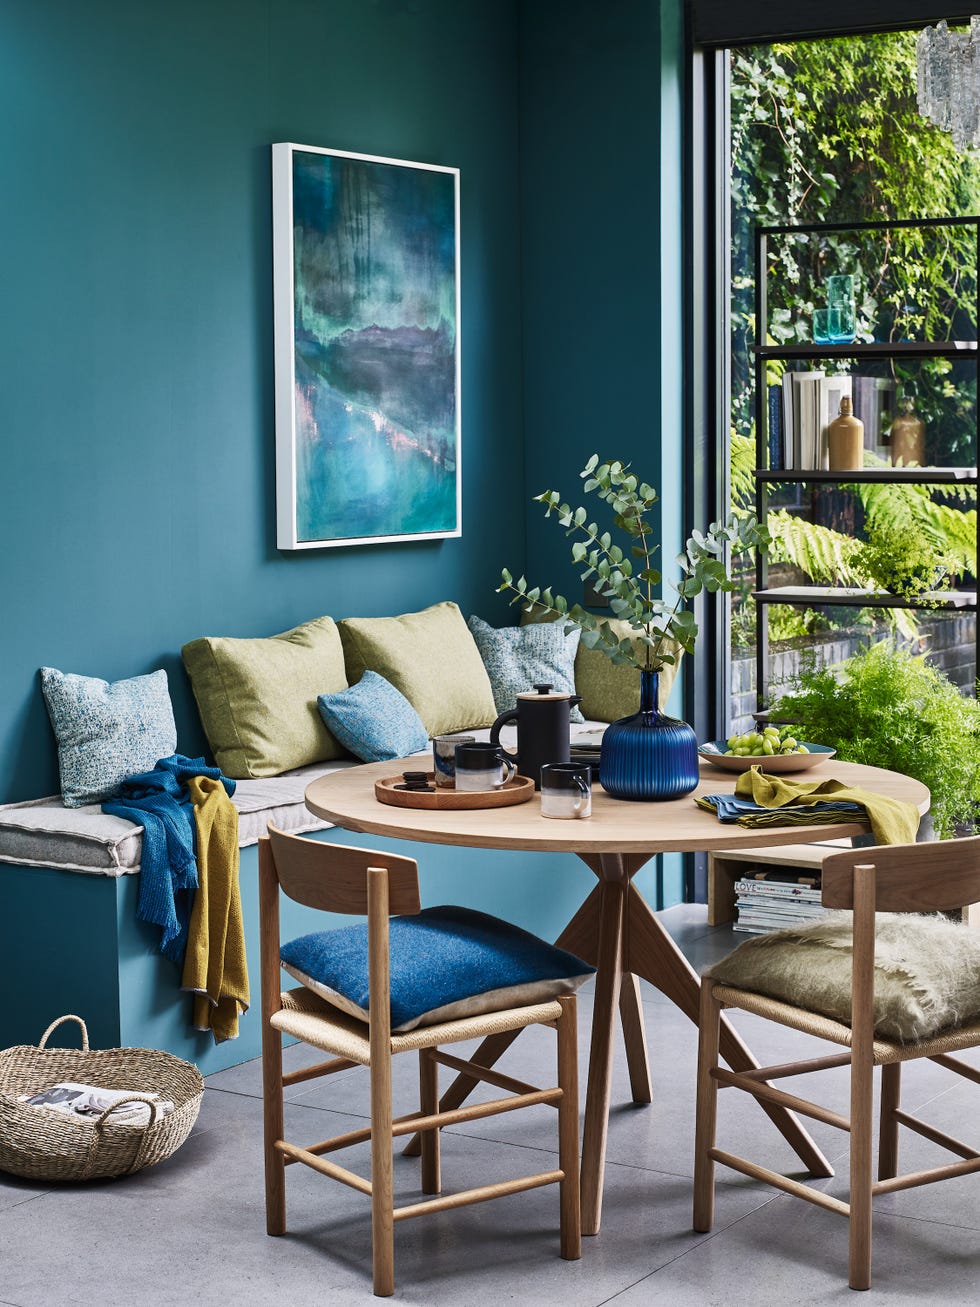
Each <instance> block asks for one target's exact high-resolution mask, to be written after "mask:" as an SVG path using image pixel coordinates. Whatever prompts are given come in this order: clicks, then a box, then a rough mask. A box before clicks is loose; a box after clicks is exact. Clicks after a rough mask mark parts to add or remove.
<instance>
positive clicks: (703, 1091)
mask: <svg viewBox="0 0 980 1307" xmlns="http://www.w3.org/2000/svg"><path fill="white" fill-rule="evenodd" d="M698 1028H699V1035H698V1084H697V1108H696V1114H695V1127H694V1228H695V1230H697V1231H698V1233H700V1234H705V1233H707V1231H709V1230H710V1229H711V1227H712V1225H713V1224H714V1219H715V1164H714V1161H713V1159H712V1158H711V1156H710V1155H709V1153H710V1150H711V1149H712V1148H714V1146H715V1129H716V1122H717V1119H718V1082H717V1080H715V1078H714V1076H713V1075H712V1074H711V1072H712V1070H713V1069H714V1068H715V1067H716V1066H717V1065H718V1046H719V1042H720V1037H721V1004H720V1003H719V1002H718V1001H717V1000H716V999H715V997H714V985H713V983H712V982H711V981H710V980H703V981H702V982H701V1008H700V1015H699V1018H698Z"/></svg>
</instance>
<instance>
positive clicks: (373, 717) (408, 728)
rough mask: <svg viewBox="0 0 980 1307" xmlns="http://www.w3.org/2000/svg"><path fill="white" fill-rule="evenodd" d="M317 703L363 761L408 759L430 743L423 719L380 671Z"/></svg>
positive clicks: (332, 728)
mask: <svg viewBox="0 0 980 1307" xmlns="http://www.w3.org/2000/svg"><path fill="white" fill-rule="evenodd" d="M316 702H317V707H318V708H319V709H320V716H321V717H322V718H323V720H324V721H325V722H326V724H327V726H328V728H329V729H330V731H331V732H332V733H333V735H334V736H335V737H336V738H337V739H338V740H339V741H340V743H341V744H342V745H343V746H344V748H345V749H346V750H347V752H348V753H352V754H353V755H354V757H355V758H360V759H361V761H362V762H388V761H389V759H391V758H405V757H407V755H408V754H410V753H418V752H419V750H420V749H424V748H425V747H426V746H427V745H428V743H429V734H428V731H426V729H425V727H424V726H423V725H422V718H421V717H420V716H419V715H418V713H417V712H416V711H415V709H414V708H413V707H412V705H411V704H410V703H409V702H408V700H407V699H406V698H405V696H404V695H403V694H402V692H401V690H396V689H395V687H394V686H393V685H392V684H391V682H390V681H386V680H385V678H384V677H383V676H379V675H378V673H377V672H365V673H364V675H363V676H362V677H361V679H360V680H359V681H358V682H357V684H356V685H352V686H351V687H350V689H347V690H338V691H337V693H336V694H321V695H320V697H319V698H318V699H317V701H316Z"/></svg>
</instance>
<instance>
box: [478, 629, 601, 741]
mask: <svg viewBox="0 0 980 1307" xmlns="http://www.w3.org/2000/svg"><path fill="white" fill-rule="evenodd" d="M467 626H469V628H470V631H471V632H472V634H473V639H474V640H475V641H476V647H477V648H478V649H479V651H480V657H481V658H482V659H483V665H484V666H485V667H486V669H487V674H488V676H489V677H490V685H491V686H492V687H493V701H494V704H495V705H496V708H497V712H498V713H502V712H509V710H510V709H511V708H515V707H516V706H517V695H518V693H524V692H526V691H528V690H533V689H534V687H535V686H536V685H550V686H551V687H552V689H553V690H557V691H559V692H561V693H564V694H574V693H575V655H576V654H577V653H578V642H579V637H580V635H581V634H582V633H581V631H580V630H579V629H578V628H577V627H576V628H575V630H573V631H569V633H568V634H567V635H566V634H565V623H564V622H538V623H536V624H534V625H532V626H504V627H500V628H499V629H497V628H495V627H493V626H488V625H487V623H486V622H484V621H482V620H481V619H480V618H479V617H471V618H470V619H469V621H468V622H467ZM571 720H572V721H573V722H581V721H584V720H585V718H584V717H583V716H582V714H581V712H580V711H579V709H578V708H572V711H571Z"/></svg>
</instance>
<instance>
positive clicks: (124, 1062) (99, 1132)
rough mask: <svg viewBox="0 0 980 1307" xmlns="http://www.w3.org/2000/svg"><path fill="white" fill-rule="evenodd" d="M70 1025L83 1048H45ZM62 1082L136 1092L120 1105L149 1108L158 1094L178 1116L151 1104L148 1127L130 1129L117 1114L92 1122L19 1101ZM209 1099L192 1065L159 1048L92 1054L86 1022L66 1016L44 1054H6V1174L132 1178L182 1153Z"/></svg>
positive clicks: (1, 1142) (29, 1050)
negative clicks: (64, 1025)
mask: <svg viewBox="0 0 980 1307" xmlns="http://www.w3.org/2000/svg"><path fill="white" fill-rule="evenodd" d="M64 1021H77V1022H78V1024H79V1025H80V1026H81V1028H82V1047H81V1049H68V1048H46V1047H45V1045H46V1044H47V1041H48V1036H49V1035H50V1034H51V1032H52V1031H53V1030H54V1029H55V1028H56V1027H57V1026H60V1025H61V1024H62V1022H64ZM62 1080H74V1081H79V1082H81V1083H83V1084H90V1085H99V1086H102V1087H104V1088H106V1089H132V1090H133V1091H134V1092H133V1094H132V1097H131V1098H125V1099H122V1100H121V1102H125V1103H128V1102H132V1101H141V1102H146V1101H148V1100H147V1099H146V1097H145V1095H147V1094H149V1093H151V1092H152V1093H156V1094H159V1095H160V1097H161V1098H164V1099H170V1101H171V1102H172V1103H173V1105H174V1110H173V1112H172V1113H170V1114H169V1115H167V1116H164V1115H163V1113H162V1112H160V1111H159V1107H158V1106H155V1105H152V1104H151V1107H150V1116H151V1120H150V1121H149V1123H148V1124H147V1125H134V1124H129V1125H123V1124H119V1123H114V1122H113V1120H112V1113H113V1111H114V1110H115V1108H110V1109H109V1110H108V1111H107V1112H104V1113H103V1114H102V1116H100V1117H99V1119H98V1120H97V1121H95V1122H87V1121H78V1120H72V1118H71V1116H69V1115H68V1114H67V1113H66V1114H61V1113H58V1112H46V1111H44V1110H42V1109H40V1108H37V1107H31V1106H29V1105H28V1104H27V1103H19V1102H18V1101H17V1099H18V1097H20V1096H21V1095H24V1094H36V1093H38V1092H39V1091H40V1090H42V1089H47V1088H48V1087H49V1086H50V1085H54V1084H57V1083H58V1082H59V1081H62ZM203 1096H204V1081H203V1079H202V1077H201V1073H200V1071H198V1069H197V1067H196V1066H193V1065H192V1064H191V1063H190V1062H184V1061H183V1060H182V1059H181V1058H179V1057H174V1056H173V1054H172V1053H163V1052H160V1051H159V1050H157V1049H152V1048H104V1049H90V1048H89V1046H88V1030H87V1029H86V1026H85V1022H84V1021H83V1020H82V1019H81V1017H76V1016H64V1017H59V1018H58V1020H57V1021H53V1022H52V1023H51V1025H50V1026H48V1028H47V1030H46V1031H45V1032H44V1034H43V1035H42V1036H41V1041H40V1043H39V1044H38V1046H37V1048H34V1047H33V1046H32V1045H30V1044H21V1045H18V1046H17V1047H14V1048H8V1049H5V1050H3V1051H2V1052H0V1170H3V1171H10V1172H11V1173H12V1174H13V1175H20V1176H24V1177H25V1178H26V1179H28V1180H105V1179H108V1178H109V1177H111V1176H118V1175H131V1174H132V1173H133V1172H134V1171H139V1170H140V1169H141V1168H142V1167H144V1166H152V1165H153V1164H154V1163H155V1162H162V1161H163V1160H164V1158H167V1157H170V1155H171V1154H172V1153H175V1152H176V1151H177V1149H178V1148H179V1147H180V1145H181V1144H182V1143H183V1142H184V1140H185V1139H186V1138H187V1136H188V1135H189V1134H190V1132H191V1128H192V1127H193V1125H194V1122H195V1121H196V1120H197V1114H198V1111H199V1110H200V1106H201V1099H202V1097H203ZM120 1105H121V1103H117V1104H115V1107H119V1106H120Z"/></svg>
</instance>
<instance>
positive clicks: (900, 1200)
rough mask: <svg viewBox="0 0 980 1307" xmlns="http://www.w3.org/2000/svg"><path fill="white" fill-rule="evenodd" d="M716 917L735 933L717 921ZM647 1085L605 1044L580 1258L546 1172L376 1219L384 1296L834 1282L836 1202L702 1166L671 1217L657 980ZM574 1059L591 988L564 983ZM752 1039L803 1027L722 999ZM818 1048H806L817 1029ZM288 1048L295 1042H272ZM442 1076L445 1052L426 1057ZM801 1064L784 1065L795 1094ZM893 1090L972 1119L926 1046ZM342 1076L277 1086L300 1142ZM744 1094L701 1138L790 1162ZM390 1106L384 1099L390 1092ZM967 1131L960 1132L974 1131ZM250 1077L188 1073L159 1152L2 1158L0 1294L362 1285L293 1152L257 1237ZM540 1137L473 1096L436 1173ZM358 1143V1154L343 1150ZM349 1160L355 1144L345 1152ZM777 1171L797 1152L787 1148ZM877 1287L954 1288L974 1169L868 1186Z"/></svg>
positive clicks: (683, 1292)
mask: <svg viewBox="0 0 980 1307" xmlns="http://www.w3.org/2000/svg"><path fill="white" fill-rule="evenodd" d="M663 919H664V921H665V923H666V924H667V925H668V928H669V929H670V930H671V932H672V933H673V934H674V936H675V938H676V939H677V940H678V942H679V943H680V945H681V947H682V948H683V949H684V951H685V953H686V954H687V956H688V957H689V958H690V960H691V961H692V963H693V964H694V965H695V966H696V967H699V968H700V967H701V966H704V965H706V964H707V963H708V962H709V961H711V960H712V959H713V958H714V957H716V956H718V955H720V954H721V953H724V952H726V951H727V950H728V949H729V948H730V947H731V945H732V936H731V932H730V930H729V929H728V928H727V927H721V928H715V929H709V927H708V926H707V925H706V924H705V923H706V914H705V909H704V908H702V907H696V906H688V907H680V908H673V909H670V910H669V911H668V912H666V913H665V914H663ZM736 938H737V937H736ZM643 1001H644V1015H645V1018H646V1026H647V1034H648V1039H649V1043H650V1053H651V1069H652V1076H653V1084H654V1102H653V1103H652V1105H650V1106H647V1107H634V1106H632V1105H630V1104H629V1095H628V1080H627V1074H626V1065H625V1058H624V1056H623V1055H622V1052H621V1051H619V1052H617V1058H616V1064H615V1067H614V1075H613V1103H614V1107H613V1110H612V1115H611V1120H610V1132H609V1149H608V1162H607V1167H606V1180H605V1202H604V1208H603V1221H602V1230H601V1232H600V1233H599V1235H598V1236H596V1237H595V1238H590V1239H587V1240H585V1241H584V1249H583V1256H582V1260H581V1261H579V1262H563V1261H561V1260H560V1259H559V1257H558V1247H557V1190H556V1189H554V1188H551V1187H550V1188H547V1189H538V1190H533V1191H531V1192H529V1193H526V1194H521V1195H516V1196H514V1197H512V1198H507V1199H503V1200H500V1201H497V1202H494V1203H488V1204H481V1205H478V1206H475V1207H469V1208H463V1209H460V1210H458V1211H455V1212H447V1213H443V1214H440V1215H439V1216H435V1217H428V1218H426V1219H424V1220H420V1221H410V1222H405V1223H404V1224H402V1225H399V1226H398V1227H396V1246H395V1256H396V1291H395V1300H396V1301H397V1300H400V1301H403V1302H406V1303H416V1304H426V1305H427V1304H432V1305H433V1307H436V1305H438V1304H454V1307H455V1305H460V1304H465V1305H467V1307H484V1304H487V1305H490V1304H492V1305H493V1307H497V1305H498V1304H501V1303H521V1304H534V1305H535V1307H537V1305H538V1304H541V1307H548V1305H550V1304H556V1305H560V1307H599V1304H605V1303H614V1304H616V1307H642V1305H643V1304H646V1303H648V1302H651V1301H654V1300H655V1301H657V1302H659V1303H664V1304H670V1307H688V1305H690V1307H715V1305H717V1307H723V1305H724V1307H727V1305H728V1304H742V1303H745V1304H753V1307H766V1305H767V1304H796V1303H797V1302H802V1301H805V1302H807V1303H810V1304H819V1303H829V1302H840V1301H843V1300H845V1299H847V1297H848V1295H849V1292H850V1291H849V1290H848V1289H847V1286H846V1262H847V1254H846V1227H845V1225H844V1222H843V1221H842V1220H841V1218H840V1217H837V1216H835V1215H833V1214H831V1213H829V1212H824V1211H823V1210H822V1209H819V1208H815V1207H813V1206H811V1205H810V1204H804V1203H801V1202H799V1201H798V1200H796V1199H793V1198H790V1197H787V1196H783V1195H777V1194H775V1193H774V1192H773V1191H770V1190H768V1189H765V1188H763V1187H762V1186H760V1185H757V1184H754V1183H752V1182H750V1181H748V1180H746V1179H743V1178H742V1177H740V1176H737V1175H735V1174H734V1173H728V1172H725V1171H723V1170H722V1171H720V1172H719V1183H718V1194H717V1204H716V1226H715V1229H714V1231H713V1232H712V1233H711V1234H710V1235H696V1234H694V1233H693V1232H692V1230H691V1173H692V1146H693V1126H694V1111H693V1094H694V1067H695V1053H696V1034H695V1031H694V1028H693V1026H691V1025H690V1023H689V1022H688V1021H687V1020H686V1019H685V1018H684V1017H683V1016H681V1014H680V1013H679V1012H678V1011H677V1010H676V1009H675V1008H674V1007H673V1006H672V1005H671V1004H670V1003H668V1002H667V1001H666V1000H665V999H663V997H662V996H661V995H660V994H659V993H658V992H657V991H656V990H653V989H650V988H645V989H644V1000H643ZM580 1003H581V1014H582V1040H581V1058H582V1068H583V1074H584V1069H585V1062H586V1056H587V1048H588V1039H587V1032H588V1028H589V1021H590V1018H591V999H590V997H589V995H588V993H587V992H586V993H585V994H583V996H582V998H581V1000H580ZM736 1023H737V1024H738V1025H739V1028H740V1030H741V1031H742V1033H743V1035H744V1037H745V1038H746V1040H747V1042H748V1043H749V1045H750V1047H752V1048H753V1050H754V1051H755V1053H756V1054H757V1056H760V1057H761V1058H763V1059H765V1060H767V1061H773V1062H775V1061H780V1060H784V1059H785V1058H787V1057H789V1056H795V1055H800V1054H801V1050H802V1049H803V1048H804V1046H807V1045H809V1044H812V1045H813V1051H816V1050H817V1049H819V1048H820V1047H821V1046H820V1045H817V1044H816V1041H807V1040H805V1039H804V1037H803V1036H800V1035H795V1034H792V1033H791V1032H785V1031H778V1030H775V1029H773V1028H772V1027H769V1026H767V1025H766V1024H765V1023H762V1022H759V1021H757V1020H754V1019H752V1018H749V1017H748V1016H747V1015H746V1014H741V1016H740V1017H739V1016H736ZM553 1047H554V1046H553V1037H552V1036H551V1035H550V1033H549V1032H545V1031H529V1032H527V1033H526V1034H525V1035H524V1036H522V1037H521V1039H520V1040H519V1041H518V1042H517V1044H516V1045H515V1046H514V1048H513V1049H512V1050H511V1052H510V1053H509V1054H508V1057H507V1059H506V1060H505V1062H503V1063H502V1064H501V1065H502V1067H503V1069H505V1070H506V1069H509V1070H511V1072H512V1074H515V1075H518V1076H520V1077H521V1078H525V1079H529V1080H534V1079H535V1077H540V1080H541V1082H542V1083H545V1082H548V1083H551V1081H550V1079H549V1077H550V1076H551V1074H552V1071H553V1061H552V1059H553ZM823 1047H825V1046H823ZM287 1057H288V1059H289V1060H290V1061H291V1062H292V1063H293V1064H295V1065H299V1064H300V1063H301V1061H303V1060H311V1059H310V1058H309V1055H308V1054H302V1053H300V1051H299V1050H298V1049H292V1050H288V1052H287ZM396 1068H397V1077H396V1095H397V1097H398V1100H399V1103H398V1104H396V1111H397V1110H402V1111H405V1110H408V1109H409V1108H410V1107H412V1106H414V1103H413V1102H412V1098H411V1096H412V1094H414V1091H415V1062H414V1059H413V1058H410V1057H408V1056H405V1057H403V1058H400V1059H397V1060H396ZM447 1074H448V1073H447ZM815 1079H816V1077H802V1078H801V1080H800V1085H801V1089H802V1092H807V1089H808V1087H809V1086H808V1082H809V1081H811V1080H815ZM906 1080H907V1082H906V1085H905V1089H904V1099H905V1105H906V1106H907V1107H909V1108H910V1109H911V1110H916V1109H919V1108H921V1107H923V1105H924V1104H927V1103H928V1105H929V1106H928V1119H930V1120H932V1121H933V1122H934V1123H935V1124H936V1125H937V1126H938V1127H939V1128H940V1129H942V1130H946V1131H953V1132H957V1131H959V1132H961V1133H963V1134H966V1135H967V1137H969V1130H970V1127H971V1126H972V1125H974V1124H976V1123H977V1122H978V1121H980V1112H978V1111H977V1107H978V1105H980V1098H978V1095H980V1090H977V1089H976V1087H973V1097H972V1101H971V1097H970V1095H971V1086H969V1085H967V1084H965V1083H963V1082H958V1081H957V1079H956V1078H955V1077H952V1076H950V1075H949V1074H948V1073H946V1072H944V1071H942V1070H941V1069H939V1068H936V1067H932V1066H929V1065H927V1066H924V1067H913V1068H910V1069H909V1071H908V1073H907V1078H906ZM364 1084H365V1082H364V1078H363V1075H362V1073H359V1072H358V1071H356V1070H355V1071H349V1072H344V1073H342V1074H341V1075H339V1076H336V1077H333V1079H332V1081H330V1082H328V1083H327V1084H323V1083H321V1084H320V1085H319V1086H316V1085H315V1084H314V1085H313V1086H312V1087H311V1084H310V1083H309V1082H307V1083H305V1084H300V1085H297V1086H295V1087H294V1089H293V1091H292V1092H291V1094H290V1096H289V1103H288V1106H287V1132H288V1131H289V1130H290V1129H291V1130H292V1132H293V1137H295V1138H298V1139H301V1140H302V1141H304V1142H307V1141H310V1140H313V1139H321V1138H325V1137H326V1136H327V1135H330V1134H334V1133H339V1132H340V1131H342V1130H345V1129H354V1128H357V1126H358V1125H360V1124H363V1117H364V1115H365V1113H366V1096H365V1092H364ZM820 1094H821V1101H825V1102H827V1103H828V1105H831V1106H836V1107H838V1108H845V1106H846V1081H845V1079H844V1076H843V1074H842V1073H840V1072H837V1071H833V1072H827V1073H824V1074H823V1076H822V1077H821V1090H820ZM744 1098H745V1096H744V1095H731V1094H723V1095H722V1096H721V1100H720V1101H721V1107H720V1142H721V1143H722V1144H723V1145H724V1142H725V1141H728V1142H729V1143H731V1144H733V1145H735V1146H736V1148H741V1149H743V1150H744V1151H746V1152H749V1153H750V1155H752V1156H756V1157H758V1158H759V1160H761V1161H764V1162H766V1163H768V1164H770V1165H774V1166H777V1167H779V1166H783V1165H786V1166H787V1167H788V1168H789V1169H790V1170H791V1171H792V1170H793V1169H794V1167H793V1160H792V1154H790V1152H789V1150H788V1148H787V1146H786V1145H785V1144H784V1142H783V1140H782V1139H781V1137H780V1136H779V1135H777V1134H776V1133H775V1131H774V1130H773V1128H772V1127H771V1126H770V1124H769V1122H768V1120H767V1118H766V1117H765V1116H763V1114H762V1113H761V1112H760V1111H759V1110H758V1108H756V1107H755V1106H754V1105H753V1104H752V1103H750V1102H748V1101H744V1102H743V1101H741V1100H743V1099H744ZM402 1104H403V1105H402ZM977 1133H978V1134H980V1130H978V1131H977ZM813 1134H814V1136H815V1138H816V1139H817V1141H818V1142H819V1143H820V1145H821V1147H823V1149H824V1151H825V1152H826V1153H827V1155H828V1156H830V1157H831V1158H832V1159H834V1160H835V1164H836V1163H838V1162H840V1163H841V1165H839V1166H838V1172H839V1175H838V1177H836V1178H835V1179H833V1180H830V1181H827V1182H826V1184H827V1186H828V1187H829V1189H830V1191H831V1192H835V1193H841V1194H843V1192H844V1189H843V1182H844V1176H845V1175H846V1167H845V1166H844V1165H843V1159H844V1157H845V1155H846V1141H845V1140H844V1139H843V1136H841V1135H840V1134H838V1133H837V1132H836V1131H834V1130H832V1129H831V1128H829V1127H824V1126H821V1125H819V1123H814V1125H813ZM261 1137H262V1105H261V1076H260V1068H259V1064H258V1063H257V1062H249V1063H246V1064H244V1065H242V1066H239V1067H234V1068H231V1069H230V1070H227V1071H222V1072H219V1073H218V1074H216V1075H213V1076H210V1077H209V1078H208V1081H207V1091H206V1093H205V1098H204V1104H203V1107H202V1109H201V1114H200V1117H199V1120H198V1124H197V1126H196V1127H195V1130H194V1132H193V1134H192V1135H191V1137H190V1139H189V1140H188V1141H187V1143H186V1144H185V1145H184V1147H183V1148H182V1149H181V1150H180V1152H179V1153H177V1155H176V1156H175V1157H173V1158H171V1159H170V1160H169V1161H168V1162H165V1163H162V1164H161V1165H159V1166H156V1167H153V1168H151V1169H149V1170H147V1171H144V1172H141V1173H140V1174H139V1175H136V1176H133V1177H131V1178H129V1179H126V1180H122V1181H115V1182H110V1183H103V1184H92V1185H87V1186H70V1187H60V1188H51V1187H43V1186H40V1185H37V1184H30V1183H27V1182H20V1181H18V1180H16V1179H14V1178H12V1177H0V1304H3V1305H5V1307H68V1305H71V1307H184V1304H204V1305H207V1307H210V1305H211V1304H214V1307H225V1305H226V1304H235V1307H279V1305H280V1304H289V1307H307V1305H309V1307H314V1305H315V1307H337V1305H340V1304H348V1303H368V1302H370V1301H372V1295H371V1283H370V1220H369V1212H368V1208H367V1204H366V1200H365V1199H364V1198H363V1197H362V1196H361V1195H359V1194H356V1193H354V1192H353V1191H351V1190H348V1189H345V1188H342V1187H341V1186H339V1185H335V1184H333V1183H332V1182H331V1181H328V1180H325V1179H322V1178H321V1177H319V1176H317V1175H315V1174H313V1173H312V1172H310V1171H308V1170H307V1169H306V1168H305V1167H291V1168H290V1169H289V1171H288V1172H287V1221H288V1234H287V1235H286V1236H285V1237H284V1238H280V1239H270V1238H268V1237H267V1235H266V1234H265V1225H264V1209H263V1188H262V1150H261ZM902 1142H903V1146H904V1148H905V1151H904V1153H903V1154H902V1157H903V1166H906V1165H909V1164H910V1165H911V1166H913V1167H914V1166H917V1165H922V1166H926V1165H929V1164H930V1163H931V1159H933V1158H934V1157H935V1156H936V1150H935V1149H934V1148H933V1146H932V1145H930V1144H928V1143H927V1142H926V1141H924V1140H919V1139H916V1138H915V1137H910V1136H907V1135H906V1136H903V1141H902ZM554 1151H555V1139H554V1115H553V1113H552V1112H550V1111H549V1110H548V1109H538V1110H535V1111H528V1112H523V1113H517V1114H514V1115H511V1116H507V1117H492V1118H489V1119H487V1120H485V1121H482V1122H477V1123H475V1124H472V1125H468V1126H466V1127H460V1128H457V1129H452V1130H447V1131H445V1132H444V1143H443V1159H444V1161H443V1178H444V1183H445V1186H446V1188H447V1189H449V1188H451V1187H453V1186H454V1185H456V1186H457V1187H460V1188H465V1187H468V1186H470V1185H473V1184H480V1183H485V1182H490V1181H493V1180H495V1179H498V1178H504V1177H506V1176H507V1175H517V1174H521V1173H526V1172H530V1171H532V1170H543V1169H547V1167H548V1166H549V1161H548V1159H547V1156H546V1154H549V1153H553V1152H554ZM358 1153H360V1155H359V1156H358ZM348 1156H349V1160H350V1162H351V1164H352V1165H354V1166H356V1167H363V1166H364V1165H365V1164H366V1150H364V1149H361V1150H352V1152H351V1154H349V1155H348ZM416 1168H417V1162H414V1161H409V1160H408V1159H405V1158H402V1157H400V1156H398V1157H396V1170H395V1174H396V1184H397V1186H398V1189H399V1194H400V1197H401V1198H402V1200H403V1201H404V1200H407V1199H409V1198H410V1197H411V1196H413V1195H415V1194H417V1192H418V1190H417V1171H416ZM796 1173H797V1174H799V1168H798V1167H797V1168H796ZM874 1272H875V1288H874V1289H873V1290H872V1293H873V1294H876V1295H877V1297H879V1298H880V1299H881V1300H883V1301H884V1300H887V1301H888V1303H889V1304H893V1303H894V1304H906V1303H909V1304H911V1303H920V1302H922V1301H923V1300H927V1301H929V1302H931V1303H967V1302H971V1303H972V1302H974V1301H975V1300H976V1298H977V1296H978V1292H980V1180H977V1178H976V1177H967V1178H964V1179H962V1180H956V1181H950V1182H947V1183H946V1184H944V1185H938V1186H931V1187H927V1188H923V1189H915V1190H910V1191H906V1192H905V1193H902V1194H898V1195H893V1196H891V1197H889V1198H887V1199H882V1200H880V1201H879V1203H878V1204H877V1207H876V1222H875V1253H874Z"/></svg>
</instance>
